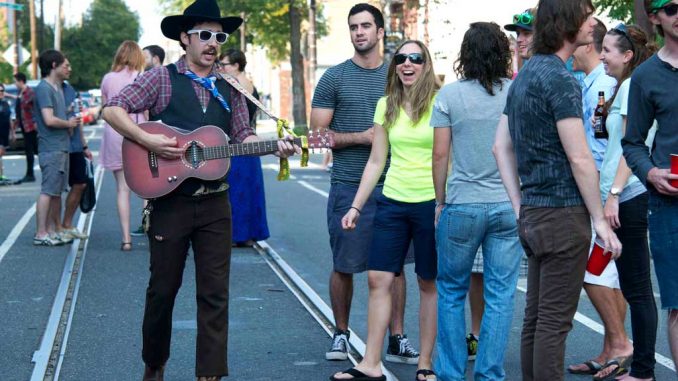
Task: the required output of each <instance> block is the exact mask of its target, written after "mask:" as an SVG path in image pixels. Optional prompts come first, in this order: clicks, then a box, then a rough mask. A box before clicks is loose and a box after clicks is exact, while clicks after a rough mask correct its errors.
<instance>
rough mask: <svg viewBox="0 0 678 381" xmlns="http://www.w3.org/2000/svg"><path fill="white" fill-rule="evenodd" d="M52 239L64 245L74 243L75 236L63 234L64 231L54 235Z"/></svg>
mask: <svg viewBox="0 0 678 381" xmlns="http://www.w3.org/2000/svg"><path fill="white" fill-rule="evenodd" d="M52 239H54V240H57V241H59V242H61V244H62V245H65V244H69V243H71V242H73V236H72V235H70V234H68V233H66V232H63V231H61V232H58V233H54V235H53V236H52Z"/></svg>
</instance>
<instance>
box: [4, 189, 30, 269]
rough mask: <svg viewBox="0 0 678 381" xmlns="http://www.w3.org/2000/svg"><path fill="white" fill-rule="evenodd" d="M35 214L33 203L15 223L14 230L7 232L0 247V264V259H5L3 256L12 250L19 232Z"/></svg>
mask: <svg viewBox="0 0 678 381" xmlns="http://www.w3.org/2000/svg"><path fill="white" fill-rule="evenodd" d="M34 214H35V203H33V205H32V206H31V207H30V208H28V210H27V211H26V213H24V215H23V217H21V219H20V220H19V222H17V224H16V225H14V228H13V229H12V231H11V232H9V235H8V236H7V238H5V241H4V242H3V243H2V245H0V262H2V259H3V258H5V254H7V252H8V251H9V249H11V248H12V246H13V245H14V243H15V242H16V240H17V239H18V238H19V236H20V235H21V232H22V231H23V230H24V228H25V227H26V225H27V224H28V222H29V221H30V220H31V218H33V215H34Z"/></svg>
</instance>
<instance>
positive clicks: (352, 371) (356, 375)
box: [330, 368, 386, 381]
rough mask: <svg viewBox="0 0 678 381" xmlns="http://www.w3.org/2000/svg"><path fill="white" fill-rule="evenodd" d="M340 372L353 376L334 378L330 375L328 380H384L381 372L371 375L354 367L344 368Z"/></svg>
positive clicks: (384, 377)
mask: <svg viewBox="0 0 678 381" xmlns="http://www.w3.org/2000/svg"><path fill="white" fill-rule="evenodd" d="M341 373H345V374H348V375H350V376H353V378H336V377H334V376H331V377H330V381H344V380H346V381H349V380H352V381H386V376H384V375H383V374H382V375H381V376H379V377H371V376H368V375H366V374H365V373H363V372H361V371H359V370H358V369H356V368H350V369H346V370H345V371H342V372H341Z"/></svg>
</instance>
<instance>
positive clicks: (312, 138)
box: [306, 129, 334, 149]
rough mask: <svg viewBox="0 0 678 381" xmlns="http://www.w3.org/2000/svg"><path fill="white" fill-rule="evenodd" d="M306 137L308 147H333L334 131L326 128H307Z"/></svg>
mask: <svg viewBox="0 0 678 381" xmlns="http://www.w3.org/2000/svg"><path fill="white" fill-rule="evenodd" d="M306 138H307V140H308V148H310V149H323V148H324V149H331V148H332V147H334V132H332V131H329V130H327V129H324V130H309V131H308V136H307V137H306Z"/></svg>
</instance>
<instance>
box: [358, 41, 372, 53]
mask: <svg viewBox="0 0 678 381" xmlns="http://www.w3.org/2000/svg"><path fill="white" fill-rule="evenodd" d="M375 46H377V42H376V41H375V42H373V43H371V44H369V45H366V46H365V47H363V48H360V47H357V46H355V44H353V49H355V51H356V52H358V53H369V52H370V51H371V50H372V49H374V47H375Z"/></svg>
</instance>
